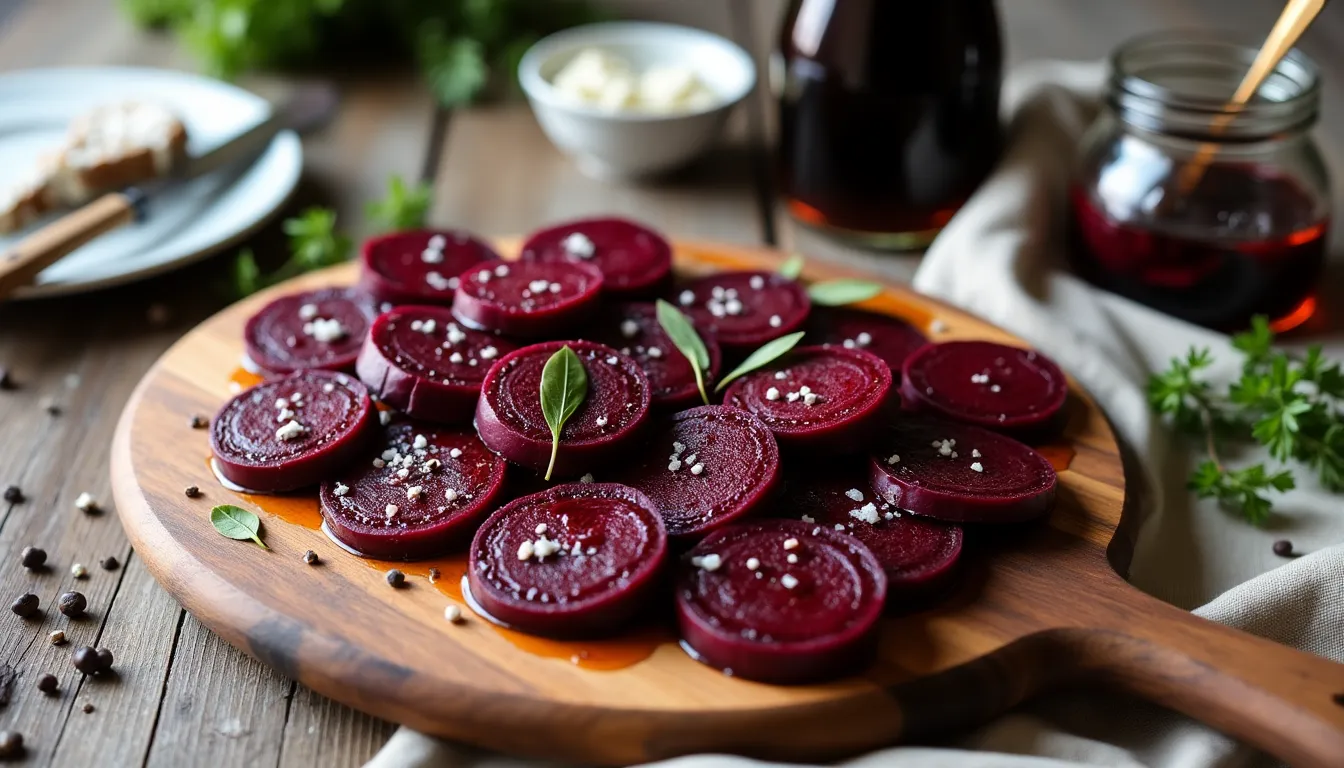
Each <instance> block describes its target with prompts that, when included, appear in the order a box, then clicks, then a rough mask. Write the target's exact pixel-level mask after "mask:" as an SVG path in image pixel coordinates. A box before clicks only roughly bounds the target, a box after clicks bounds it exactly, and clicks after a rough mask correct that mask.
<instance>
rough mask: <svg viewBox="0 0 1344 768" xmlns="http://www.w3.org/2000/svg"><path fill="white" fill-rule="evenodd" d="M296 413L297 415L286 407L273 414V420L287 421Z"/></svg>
mask: <svg viewBox="0 0 1344 768" xmlns="http://www.w3.org/2000/svg"><path fill="white" fill-rule="evenodd" d="M296 415H297V414H295V413H294V412H293V411H291V410H290V409H288V408H286V409H284V410H283V411H281V412H279V413H277V414H275V420H276V421H289V420H290V419H292V418H294V417H295V416H296Z"/></svg>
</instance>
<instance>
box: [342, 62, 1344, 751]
mask: <svg viewBox="0 0 1344 768" xmlns="http://www.w3.org/2000/svg"><path fill="white" fill-rule="evenodd" d="M1103 74H1104V73H1103V70H1102V67H1101V66H1100V65H1097V64H1065V63H1059V62H1043V63H1037V64H1033V65H1028V66H1026V67H1023V68H1021V69H1019V70H1018V71H1016V72H1014V73H1013V74H1012V76H1011V77H1010V78H1009V80H1008V82H1007V83H1006V87H1005V98H1004V101H1005V107H1006V108H1007V110H1008V112H1009V114H1010V115H1011V117H1012V125H1013V129H1012V136H1013V138H1012V142H1011V144H1010V148H1009V150H1008V153H1007V155H1006V156H1005V158H1004V160H1003V162H1002V163H1001V165H1000V167H999V169H998V170H997V171H996V172H995V174H994V175H993V177H992V178H991V179H989V181H987V182H986V184H985V185H984V186H983V187H982V188H981V189H980V190H979V191H978V192H977V193H976V194H975V196H974V197H973V198H972V199H971V200H970V202H969V203H968V204H967V205H966V206H965V207H964V208H963V209H962V210H961V212H959V213H958V214H957V216H956V217H955V218H954V219H953V220H952V222H951V223H950V224H949V225H948V227H947V229H946V230H945V231H944V232H943V233H942V235H940V236H939V238H938V240H937V242H935V243H934V245H933V247H931V248H930V250H929V252H928V254H927V255H926V256H925V258H924V261H923V263H922V264H921V266H920V269H919V271H918V273H917V274H916V277H915V280H914V284H915V286H916V287H917V288H919V289H920V290H921V291H924V292H925V293H929V294H931V295H935V296H939V297H942V298H944V299H947V300H948V301H950V302H952V303H954V304H957V305H959V306H962V307H965V308H967V309H969V310H971V311H973V312H975V313H977V314H979V315H981V316H982V317H984V318H986V319H988V320H989V321H991V322H993V323H996V324H998V325H1000V326H1002V327H1004V328H1006V329H1008V330H1010V331H1012V332H1014V333H1016V334H1018V335H1020V336H1022V337H1023V338H1025V339H1027V340H1028V341H1030V342H1031V343H1032V344H1034V345H1035V346H1037V347H1038V348H1040V349H1042V350H1043V351H1045V352H1047V353H1048V354H1050V355H1051V356H1053V357H1054V358H1055V359H1056V360H1058V361H1059V363H1060V364H1061V365H1062V366H1063V367H1064V368H1065V369H1066V370H1068V371H1069V372H1070V373H1072V374H1073V376H1074V377H1075V378H1077V380H1078V381H1079V382H1080V383H1081V384H1082V385H1083V386H1084V387H1085V388H1086V389H1087V390H1088V391H1089V392H1091V394H1092V395H1093V396H1094V397H1095V398H1096V399H1097V401H1098V402H1099V403H1101V405H1102V407H1103V408H1104V409H1105V410H1106V412H1107V414H1108V415H1109V416H1110V418H1111V419H1112V421H1113V423H1114V424H1115V426H1116V428H1117V430H1118V431H1119V433H1120V435H1121V437H1122V438H1123V440H1124V441H1125V442H1126V444H1127V445H1128V446H1129V447H1130V448H1131V449H1132V452H1133V453H1134V454H1135V455H1136V456H1137V457H1138V462H1137V466H1136V467H1135V471H1134V472H1133V476H1132V477H1130V478H1128V481H1129V487H1130V493H1131V497H1132V498H1131V501H1132V503H1133V505H1134V510H1135V511H1136V513H1138V514H1140V515H1142V517H1143V525H1142V528H1141V531H1140V536H1139V542H1138V545H1137V547H1136V551H1135V555H1134V561H1133V564H1132V566H1131V580H1132V582H1133V583H1134V584H1135V585H1136V586H1138V587H1140V588H1142V589H1144V590H1145V591H1148V592H1150V593H1152V594H1153V595H1156V596H1158V597H1160V598H1162V599H1164V600H1167V601H1169V602H1172V603H1175V604H1176V605H1179V606H1182V607H1186V608H1190V607H1193V606H1198V605H1203V607H1202V608H1199V609H1198V610H1197V611H1196V612H1197V613H1199V614H1201V615H1203V616H1205V617H1207V618H1209V619H1212V620H1214V621H1220V622H1223V623H1226V624H1229V625H1232V626H1235V627H1239V628H1241V629H1245V630H1247V631H1250V632H1254V633H1256V634H1259V635H1262V636H1264V637H1268V638H1271V639H1273V640H1276V641H1279V642H1282V643H1286V644H1289V645H1293V646H1295V647H1298V648H1302V649H1304V650H1308V651H1312V652H1314V653H1318V654H1321V655H1323V656H1327V657H1329V658H1332V659H1335V660H1336V661H1344V546H1331V545H1332V544H1339V543H1340V542H1344V501H1342V500H1341V499H1340V497H1337V496H1336V497H1330V496H1329V495H1326V494H1324V493H1323V492H1321V491H1320V490H1319V489H1318V488H1316V487H1314V486H1312V485H1311V484H1310V483H1302V485H1303V486H1304V487H1303V488H1301V489H1299V490H1297V491H1294V492H1292V493H1291V494H1289V495H1288V496H1287V497H1285V498H1284V499H1282V500H1281V501H1280V502H1279V503H1278V504H1277V509H1278V513H1277V514H1276V516H1275V517H1274V519H1273V520H1272V521H1271V523H1270V524H1269V525H1268V526H1267V527H1266V528H1263V529H1257V528H1253V527H1251V526H1249V525H1247V524H1245V523H1243V522H1241V521H1239V520H1237V519H1234V518H1233V517H1230V516H1228V514H1227V513H1225V512H1223V511H1221V510H1219V509H1218V508H1217V507H1216V506H1215V505H1213V504H1210V503H1205V502H1200V501H1197V500H1195V499H1192V498H1191V497H1190V495H1189V493H1188V492H1187V491H1186V490H1185V488H1184V482H1185V477H1186V475H1187V473H1188V471H1189V468H1190V466H1191V465H1192V463H1193V462H1194V461H1195V460H1196V458H1197V453H1196V452H1195V450H1196V449H1195V448H1194V447H1193V446H1189V445H1187V444H1185V443H1184V442H1183V441H1180V440H1175V439H1173V438H1171V436H1170V435H1169V434H1168V433H1167V432H1166V431H1165V430H1164V429H1163V428H1162V427H1161V425H1160V424H1158V423H1157V422H1156V421H1155V420H1154V419H1153V418H1152V416H1151V415H1150V413H1149V411H1148V408H1147V405H1146V402H1145V399H1144V394H1143V385H1144V382H1145V381H1146V379H1147V377H1148V375H1149V373H1150V372H1152V371H1154V370H1157V369H1160V368H1162V367H1164V366H1165V365H1166V363H1167V361H1168V360H1169V359H1170V358H1171V357H1172V356H1174V355H1178V354H1181V353H1183V352H1184V351H1185V350H1186V348H1187V347H1189V346H1190V345H1192V344H1195V345H1201V346H1209V347H1212V348H1213V350H1214V352H1215V356H1216V357H1217V358H1218V359H1219V360H1220V361H1222V362H1223V363H1224V367H1223V368H1222V369H1221V371H1220V373H1222V374H1223V375H1232V374H1233V373H1234V371H1235V358H1234V357H1233V355H1232V353H1231V350H1230V348H1229V346H1228V343H1227V339H1226V337H1223V336H1220V335H1218V334H1214V333H1210V332H1208V331H1205V330H1202V329H1199V328H1194V327H1191V326H1188V325H1186V324H1184V323H1181V322H1179V321H1176V320H1173V319H1171V318H1169V317H1165V316H1162V315H1159V314H1157V313H1154V312H1151V311H1149V310H1147V309H1144V308H1142V307H1139V306H1136V305H1134V304H1132V303H1130V302H1127V301H1125V300H1123V299H1119V298H1117V297H1115V296H1111V295H1109V294H1105V293H1101V292H1098V291H1095V290H1093V289H1091V288H1090V287H1088V286H1086V285H1084V284H1083V283H1081V282H1079V281H1078V280H1076V279H1074V278H1073V277H1071V276H1069V275H1067V274H1065V273H1064V272H1063V271H1061V270H1060V268H1059V267H1060V254H1061V249H1062V244H1063V243H1062V233H1063V228H1064V223H1065V221H1066V219H1065V215H1066V214H1065V209H1064V190H1065V185H1066V184H1067V181H1068V178H1069V173H1070V170H1071V158H1072V155H1073V151H1074V148H1075V146H1076V145H1077V141H1078V137H1079V136H1080V134H1081V132H1082V130H1083V129H1084V128H1085V127H1086V125H1087V124H1088V122H1090V120H1091V118H1092V116H1093V114H1094V111H1095V108H1096V107H1095V104H1096V94H1097V93H1098V91H1099V89H1100V86H1101V82H1102V78H1103ZM1335 175H1336V177H1337V178H1339V177H1342V176H1341V174H1340V173H1339V172H1336V174H1335ZM1328 352H1329V353H1330V354H1331V355H1332V356H1336V357H1338V356H1340V355H1341V354H1344V343H1341V340H1340V339H1333V340H1332V343H1331V344H1329V345H1328ZM1239 458H1246V459H1254V458H1255V456H1254V454H1253V453H1251V454H1247V455H1246V456H1245V457H1239ZM1298 474H1299V478H1300V479H1306V473H1305V472H1300V473H1298ZM1278 538H1289V539H1291V540H1292V541H1293V542H1294V544H1295V545H1296V546H1297V548H1298V550H1299V551H1308V552H1311V554H1309V555H1307V556H1305V557H1302V558H1299V559H1297V560H1294V561H1291V562H1287V563H1286V564H1285V561H1284V560H1283V559H1281V558H1279V557H1277V556H1275V555H1274V554H1273V553H1272V551H1271V543H1272V542H1273V541H1274V540H1275V539H1278ZM1210 601H1211V602H1210ZM1342 759H1344V756H1342ZM1267 762H1269V761H1268V759H1267V758H1266V757H1265V756H1264V755H1261V754H1258V753H1257V752H1255V751H1254V750H1251V749H1249V748H1246V747H1244V746H1241V745H1239V744H1237V743H1236V742H1234V741H1233V740H1231V739H1229V738H1227V737H1225V736H1223V735H1221V734H1218V733H1216V732H1213V731H1211V730H1209V729H1207V728H1205V727H1203V726H1201V725H1199V724H1198V723H1194V722H1192V721H1190V720H1188V719H1186V718H1183V717H1180V716H1178V715H1175V714H1172V713H1170V712H1167V711H1165V710H1162V709H1160V708H1158V707H1156V706H1152V705H1149V704H1146V703H1143V702H1139V701H1134V700H1130V699H1124V698H1121V697H1118V696H1114V695H1109V694H1105V693H1092V692H1089V693H1071V694H1057V695H1052V696H1049V697H1047V698H1045V699H1043V700H1041V701H1039V702H1036V703H1033V704H1029V705H1027V706H1025V707H1022V708H1020V709H1019V710H1017V711H1014V712H1012V713H1010V714H1008V715H1006V716H1004V717H1002V718H1000V719H999V720H998V721H996V722H994V723H991V724H990V725H988V726H986V727H984V728H981V729H979V730H978V731H976V732H974V733H971V734H969V735H967V736H965V737H964V738H962V739H960V740H958V741H957V742H956V743H953V744H948V745H946V746H944V747H940V748H936V749H935V748H914V747H896V748H892V749H886V750H881V751H878V752H874V753H872V754H869V755H866V756H864V757H861V758H858V759H855V760H852V761H849V762H847V763H844V765H845V766H851V767H852V768H869V767H870V766H871V767H872V768H876V767H877V766H883V767H884V768H885V767H888V766H892V767H894V766H910V767H912V768H932V767H934V766H966V767H972V768H981V767H987V766H996V767H998V766H1002V767H1003V768H1010V767H1011V768H1018V767H1022V768H1028V767H1030V768H1047V767H1049V766H1065V765H1104V766H1162V767H1164V768H1178V767H1179V768H1187V767H1191V768H1193V767H1195V766H1198V767H1200V768H1205V767H1211V766H1217V767H1219V768H1230V767H1232V766H1249V765H1260V764H1265V763H1267ZM514 765H518V766H524V765H527V766H536V765H537V764H536V763H532V762H526V761H518V760H512V759H508V758H502V757H499V756H494V755H488V754H483V753H481V752H480V751H478V750H473V749H468V748H464V747H462V746H460V745H455V744H448V743H445V742H442V741H438V740H434V739H430V738H427V737H425V736H422V735H420V734H417V733H414V732H412V731H409V730H407V729H404V728H403V729H402V730H400V731H398V732H397V734H396V735H394V736H393V738H392V739H391V740H390V741H389V742H388V744H387V746H386V747H384V749H383V750H382V751H381V752H380V753H379V754H378V755H377V756H376V757H375V758H374V759H373V760H372V761H371V762H370V763H369V764H368V768H447V767H452V768H459V767H461V768H468V767H469V766H470V767H472V768H484V767H485V766H500V767H501V768H503V766H514ZM657 765H658V766H660V767H665V768H673V767H674V766H675V768H750V767H751V766H762V765H771V764H769V763H760V762H757V761H752V760H746V759H742V758H737V757H729V756H720V755H697V756H692V757H685V758H680V759H677V760H671V761H666V762H662V763H658V764H657Z"/></svg>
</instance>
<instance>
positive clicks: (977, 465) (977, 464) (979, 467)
mask: <svg viewBox="0 0 1344 768" xmlns="http://www.w3.org/2000/svg"><path fill="white" fill-rule="evenodd" d="M971 469H972V470H974V471H976V472H984V471H985V466H984V465H983V464H981V463H980V462H978V461H977V462H974V463H972V464H971Z"/></svg>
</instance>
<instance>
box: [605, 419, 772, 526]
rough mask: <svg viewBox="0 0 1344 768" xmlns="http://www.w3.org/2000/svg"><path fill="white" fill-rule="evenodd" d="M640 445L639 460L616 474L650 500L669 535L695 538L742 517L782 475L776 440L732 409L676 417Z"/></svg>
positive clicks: (760, 425)
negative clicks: (656, 507)
mask: <svg viewBox="0 0 1344 768" xmlns="http://www.w3.org/2000/svg"><path fill="white" fill-rule="evenodd" d="M644 443H645V447H644V448H643V453H642V457H641V458H639V459H638V460H636V461H635V462H634V463H633V464H631V465H630V466H628V467H627V468H626V469H625V470H623V471H622V472H620V473H619V474H618V476H617V477H618V479H619V480H620V481H621V482H623V483H626V484H627V485H630V486H632V487H634V488H638V489H639V490H641V491H643V492H644V493H646V494H648V496H649V498H651V499H653V501H654V503H655V504H657V505H658V511H659V512H660V513H661V514H662V516H663V522H665V523H667V531H668V533H669V534H671V535H672V536H677V537H690V536H696V535H699V534H702V533H704V532H706V531H709V530H712V529H714V528H718V527H720V526H722V525H724V524H726V523H728V522H730V521H732V520H735V519H737V518H739V517H742V516H743V515H746V514H747V513H749V512H751V511H752V510H754V509H756V508H757V507H758V506H760V504H761V503H762V502H763V501H764V500H765V499H766V498H768V497H769V495H770V492H771V491H772V490H773V489H774V487H775V483H776V481H777V480H778V478H779V448H778V446H777V445H776V444H775V438H774V436H773V435H771V434H770V430H769V429H767V428H766V426H765V425H764V424H762V423H761V421H760V419H757V418H756V417H755V416H752V415H751V414H750V413H747V412H746V411H743V410H740V409H737V408H727V407H724V406H721V405H702V406H700V407H698V408H691V409H689V410H685V411H682V412H681V413H677V414H674V415H672V416H671V417H670V418H668V419H667V421H666V422H664V423H663V425H662V428H661V429H660V431H659V432H658V433H657V434H656V435H654V436H652V437H650V438H649V439H647V440H645V441H644ZM697 467H699V470H698V471H697V469H696V468H697Z"/></svg>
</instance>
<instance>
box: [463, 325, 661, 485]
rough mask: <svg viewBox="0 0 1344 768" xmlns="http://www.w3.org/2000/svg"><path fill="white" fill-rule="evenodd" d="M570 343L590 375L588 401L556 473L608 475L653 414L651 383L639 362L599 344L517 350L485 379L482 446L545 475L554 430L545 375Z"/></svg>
mask: <svg viewBox="0 0 1344 768" xmlns="http://www.w3.org/2000/svg"><path fill="white" fill-rule="evenodd" d="M566 345H568V346H569V348H570V349H572V350H574V353H575V354H577V355H578V356H579V359H580V360H582V361H583V367H584V370H585V371H586V372H587V374H588V397H587V398H586V399H585V400H584V401H583V402H582V403H581V404H580V405H579V408H578V410H576V411H574V414H573V415H572V416H570V417H569V420H568V421H566V422H565V426H564V428H563V429H562V430H561V431H560V451H559V453H558V454H556V459H555V474H556V475H558V476H560V477H565V476H567V475H576V474H580V473H584V472H601V471H602V469H603V468H605V466H606V465H607V464H608V463H610V462H612V461H614V460H615V459H616V458H617V457H619V456H620V455H621V453H622V452H623V451H627V450H629V444H628V441H629V439H630V438H631V437H634V436H635V435H636V433H637V432H638V431H639V428H640V427H642V426H643V425H644V423H645V422H646V421H647V420H648V416H649V379H648V377H647V376H645V375H644V371H642V370H640V367H639V366H638V365H637V364H636V363H635V361H633V360H631V359H630V358H628V357H626V356H625V355H622V354H620V353H618V352H617V351H616V350H614V349H612V348H611V347H608V346H605V345H602V344H597V343H594V342H591V341H548V342H545V343H542V344H533V345H532V346H530V347H523V348H522V349H518V350H515V351H513V352H510V353H509V354H507V355H505V356H504V357H502V358H500V359H499V362H498V363H496V364H495V366H494V367H493V368H491V369H490V371H489V372H488V373H486V375H485V381H484V382H483V384H482V385H481V399H480V400H479V402H478V403H477V405H476V429H477V430H478V431H479V432H480V435H481V440H482V441H483V442H484V443H485V444H486V445H487V446H489V448H490V450H492V451H494V452H495V453H498V454H499V455H500V456H503V457H504V458H506V459H508V460H509V461H512V462H513V463H515V464H521V465H523V466H525V467H531V468H532V469H535V470H538V471H544V470H545V469H546V466H547V464H549V463H550V459H551V429H550V427H548V426H546V419H545V417H544V416H542V413H541V369H542V368H543V367H545V365H546V361H547V360H549V359H550V357H551V355H553V354H555V353H556V351H558V350H559V349H560V348H561V347H564V346H566Z"/></svg>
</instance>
